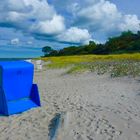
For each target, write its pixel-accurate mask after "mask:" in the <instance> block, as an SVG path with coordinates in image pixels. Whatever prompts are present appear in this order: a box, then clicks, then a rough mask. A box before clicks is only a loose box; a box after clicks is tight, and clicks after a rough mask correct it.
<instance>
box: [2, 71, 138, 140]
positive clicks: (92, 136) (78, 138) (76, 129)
mask: <svg viewBox="0 0 140 140" xmlns="http://www.w3.org/2000/svg"><path fill="white" fill-rule="evenodd" d="M64 71H65V70H45V69H43V70H41V71H36V72H35V79H34V82H36V83H37V84H38V86H39V91H40V97H41V104H42V106H41V107H39V108H34V109H31V110H29V111H26V112H24V113H22V114H17V115H12V116H10V117H5V116H0V140H49V137H48V134H49V129H48V127H49V124H50V121H51V119H53V117H54V116H55V114H56V113H60V114H62V116H63V117H62V118H63V120H61V124H60V126H59V127H58V130H57V135H56V139H58V140H140V80H139V79H140V78H135V79H134V78H128V77H123V78H110V76H109V75H107V74H106V75H96V74H95V73H83V74H77V75H65V74H63V73H64Z"/></svg>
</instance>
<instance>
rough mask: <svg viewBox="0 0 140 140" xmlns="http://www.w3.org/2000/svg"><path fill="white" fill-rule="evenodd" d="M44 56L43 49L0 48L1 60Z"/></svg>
mask: <svg viewBox="0 0 140 140" xmlns="http://www.w3.org/2000/svg"><path fill="white" fill-rule="evenodd" d="M40 56H43V53H42V49H41V48H37V47H36V48H35V47H23V46H22V47H12V46H0V60H7V59H8V60H10V59H11V60H12V59H28V58H37V57H40Z"/></svg>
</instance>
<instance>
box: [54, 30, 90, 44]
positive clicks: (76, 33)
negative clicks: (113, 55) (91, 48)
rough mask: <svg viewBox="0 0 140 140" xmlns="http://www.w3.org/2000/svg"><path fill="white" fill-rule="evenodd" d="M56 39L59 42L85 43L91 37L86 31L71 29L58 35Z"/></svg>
mask: <svg viewBox="0 0 140 140" xmlns="http://www.w3.org/2000/svg"><path fill="white" fill-rule="evenodd" d="M57 38H58V40H59V41H64V42H71V43H87V41H89V40H91V35H90V34H89V32H88V30H87V29H80V28H77V27H71V28H70V29H68V30H66V31H65V32H63V33H62V34H60V35H59V36H58V37H57Z"/></svg>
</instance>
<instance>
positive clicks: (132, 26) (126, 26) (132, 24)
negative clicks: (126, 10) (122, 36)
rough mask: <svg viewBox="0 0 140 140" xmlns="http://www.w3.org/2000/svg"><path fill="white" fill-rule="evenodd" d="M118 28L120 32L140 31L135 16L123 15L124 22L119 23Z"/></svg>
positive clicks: (139, 23) (139, 22)
mask: <svg viewBox="0 0 140 140" xmlns="http://www.w3.org/2000/svg"><path fill="white" fill-rule="evenodd" d="M119 28H120V30H121V31H124V30H131V31H133V32H137V31H138V30H140V20H139V19H138V17H137V16H136V15H125V16H124V20H123V22H122V23H120V25H119Z"/></svg>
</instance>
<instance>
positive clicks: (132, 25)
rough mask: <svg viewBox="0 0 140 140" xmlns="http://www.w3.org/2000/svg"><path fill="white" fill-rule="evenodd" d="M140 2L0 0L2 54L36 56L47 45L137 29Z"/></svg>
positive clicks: (104, 37)
mask: <svg viewBox="0 0 140 140" xmlns="http://www.w3.org/2000/svg"><path fill="white" fill-rule="evenodd" d="M139 5H140V1H139V0H133V1H130V0H82V1H81V0H65V1H64V0H20V1H19V0H4V1H0V13H1V14H0V58H2V57H29V56H31V57H36V56H40V55H42V52H41V47H43V46H45V45H49V46H52V47H53V48H55V49H60V48H63V47H66V46H69V45H78V44H87V43H88V42H89V40H94V41H96V42H97V43H98V42H105V41H106V40H107V38H108V37H111V36H116V35H119V34H120V33H121V32H123V31H127V30H131V31H133V32H137V31H138V30H140V10H139Z"/></svg>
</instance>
